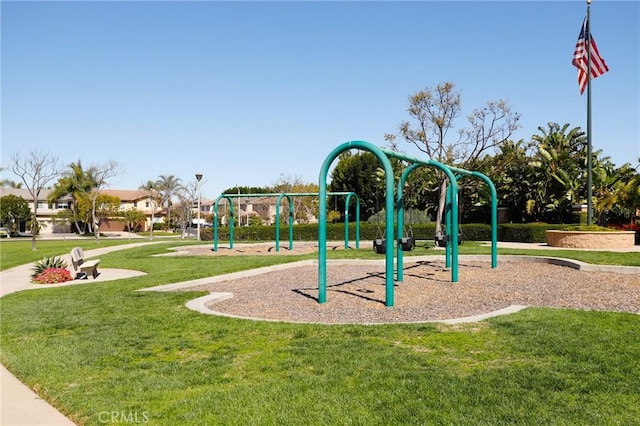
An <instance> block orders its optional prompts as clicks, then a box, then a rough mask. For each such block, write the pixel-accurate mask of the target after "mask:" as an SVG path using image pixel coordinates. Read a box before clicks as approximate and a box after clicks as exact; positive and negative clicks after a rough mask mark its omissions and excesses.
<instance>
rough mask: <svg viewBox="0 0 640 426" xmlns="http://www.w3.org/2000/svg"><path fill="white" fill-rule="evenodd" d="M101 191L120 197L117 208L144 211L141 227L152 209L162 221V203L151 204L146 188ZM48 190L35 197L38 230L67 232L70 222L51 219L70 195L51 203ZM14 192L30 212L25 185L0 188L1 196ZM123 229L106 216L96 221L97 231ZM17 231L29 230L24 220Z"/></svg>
mask: <svg viewBox="0 0 640 426" xmlns="http://www.w3.org/2000/svg"><path fill="white" fill-rule="evenodd" d="M100 192H101V194H105V195H111V196H116V197H118V198H120V202H121V206H120V209H121V210H128V209H130V208H135V209H137V210H140V211H141V212H143V213H144V215H145V217H146V220H145V223H144V227H143V228H144V229H143V230H145V231H147V230H149V229H150V227H151V216H152V212H153V213H154V214H153V216H154V218H153V220H154V222H156V223H162V222H163V221H164V213H163V210H162V206H158V205H155V204H154V203H153V202H152V200H151V198H150V197H149V195H148V193H147V192H146V191H141V190H112V189H103V190H102V191H100ZM50 193H51V190H50V189H43V190H42V191H40V196H39V197H38V198H39V199H38V201H37V204H38V212H37V220H38V222H39V224H40V234H41V235H46V234H57V233H63V232H70V229H71V224H68V223H67V224H60V223H54V222H55V221H54V220H53V219H54V217H55V215H56V214H57V213H58V212H59V211H61V210H63V209H69V208H70V206H71V202H72V198H71V197H70V196H65V197H63V198H61V199H59V200H57V201H56V202H55V203H52V204H50V203H49V202H48V201H47V198H48V197H49V194H50ZM10 194H12V195H15V196H17V197H22V198H24V199H25V200H26V201H27V203H28V204H29V208H30V209H31V211H32V212H33V210H34V205H33V197H32V196H31V194H30V193H29V190H28V189H23V188H0V197H4V196H6V195H10ZM124 229H125V224H124V223H122V222H120V221H116V220H109V221H105V222H103V223H102V224H101V225H100V231H102V232H109V231H112V232H115V231H118V232H119V231H123V230H124ZM19 230H20V231H22V232H25V231H29V230H28V229H26V222H23V223H21V224H20V229H19Z"/></svg>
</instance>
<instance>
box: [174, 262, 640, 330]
mask: <svg viewBox="0 0 640 426" xmlns="http://www.w3.org/2000/svg"><path fill="white" fill-rule="evenodd" d="M442 257H443V256H442V255H440V256H419V257H405V266H404V280H403V281H402V282H399V283H396V284H395V286H394V303H393V307H389V306H386V286H385V283H386V281H385V267H384V263H383V262H377V261H348V262H345V261H340V262H339V263H333V262H331V261H329V262H328V264H327V302H326V303H325V304H322V305H321V304H319V303H318V301H317V300H318V299H317V298H318V290H317V287H318V268H317V265H315V264H312V263H310V262H307V263H306V264H303V265H300V264H298V265H297V266H296V264H293V265H289V267H283V266H282V265H280V268H279V269H278V270H270V271H266V272H264V273H261V274H259V275H252V276H246V277H240V278H235V277H237V275H233V276H232V278H233V279H231V278H228V277H215V279H213V278H212V279H211V280H210V281H209V282H208V283H202V281H200V282H199V284H198V285H191V286H189V285H186V286H183V287H182V288H180V289H181V290H206V291H209V292H212V297H211V298H210V301H209V302H206V307H207V308H208V310H209V311H210V313H213V314H218V315H227V316H238V317H244V318H253V319H262V320H272V321H288V322H307V323H328V324H347V323H359V324H363V323H364V324H376V323H403V322H429V321H439V320H448V319H452V318H466V317H473V316H477V315H485V314H487V313H490V312H495V311H499V310H502V309H505V308H508V307H510V306H516V305H517V306H520V305H524V306H539V307H553V308H572V309H586V310H601V311H617V312H630V313H635V314H638V313H640V274H637V273H616V272H593V271H588V272H587V271H581V270H577V269H573V268H570V267H566V266H557V265H551V264H546V263H529V262H519V261H500V262H499V265H498V268H496V269H492V268H491V267H490V262H489V260H488V256H487V261H477V260H473V261H470V260H464V256H460V259H461V260H460V262H459V280H458V282H456V283H452V282H451V272H450V269H448V268H445V265H444V260H443V259H442ZM185 284H187V283H185ZM231 294H232V296H231V297H229V296H230V295H231ZM216 295H218V296H220V295H224V297H216ZM213 300H219V301H216V302H215V303H214V302H213Z"/></svg>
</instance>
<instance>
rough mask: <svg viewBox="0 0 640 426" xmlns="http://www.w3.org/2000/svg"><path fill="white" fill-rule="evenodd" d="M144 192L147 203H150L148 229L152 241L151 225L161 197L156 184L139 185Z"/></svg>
mask: <svg viewBox="0 0 640 426" xmlns="http://www.w3.org/2000/svg"><path fill="white" fill-rule="evenodd" d="M138 189H140V190H142V191H144V192H145V193H146V194H147V197H149V202H150V203H151V226H150V228H149V239H150V240H153V225H154V222H155V216H156V209H157V208H158V206H159V205H160V204H161V203H162V195H161V194H160V191H158V188H157V182H153V181H151V180H148V181H147V183H144V184H142V185H140V187H139V188H138Z"/></svg>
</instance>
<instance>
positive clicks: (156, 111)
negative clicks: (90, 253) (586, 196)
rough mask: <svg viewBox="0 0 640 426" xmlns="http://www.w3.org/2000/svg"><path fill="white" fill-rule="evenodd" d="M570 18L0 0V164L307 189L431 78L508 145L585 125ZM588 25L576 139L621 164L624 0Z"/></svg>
mask: <svg viewBox="0 0 640 426" xmlns="http://www.w3.org/2000/svg"><path fill="white" fill-rule="evenodd" d="M585 13H586V3H585V2H584V1H554V2H547V1H534V2H521V1H510V2H507V1H495V2H485V1H470V2H457V1H447V2H432V1H422V2H417V1H416V2H355V1H354V2H241V1H237V2H217V1H208V2H175V1H160V2H151V1H138V2H126V1H125V2H110V1H106V2H89V1H87V2H75V1H69V2H7V1H2V3H1V19H2V22H1V23H2V41H1V43H2V45H1V47H2V64H1V67H2V68H1V71H2V76H1V77H2V95H1V96H2V157H1V165H2V166H3V167H7V166H10V159H11V155H12V154H13V153H15V152H19V153H21V154H22V155H26V154H27V153H28V152H29V150H31V149H39V150H45V151H49V152H51V153H53V154H55V155H56V156H58V157H59V158H60V161H61V163H62V164H69V163H71V162H74V161H77V160H78V159H80V160H81V161H82V163H83V164H85V165H87V166H88V165H91V164H102V163H104V162H105V161H106V160H109V159H113V160H116V161H118V162H119V163H120V164H121V165H122V167H123V170H124V173H123V174H122V175H120V176H118V177H116V178H114V179H112V180H111V184H112V185H111V187H112V188H113V189H137V188H138V186H140V185H141V184H142V183H143V182H146V181H147V180H155V179H156V178H157V177H158V176H159V175H174V176H176V177H179V178H181V179H182V180H183V181H184V182H185V183H188V182H193V181H195V177H194V175H195V173H197V172H200V173H203V174H204V178H203V183H202V194H203V197H205V198H214V197H216V196H217V195H219V194H220V193H221V191H222V190H224V189H225V188H229V187H232V186H235V185H240V186H269V185H272V184H274V183H275V182H276V181H277V180H278V178H279V176H280V175H284V176H289V177H298V178H300V179H302V180H303V181H304V182H307V183H317V181H318V174H319V172H320V167H321V165H322V163H323V161H324V159H325V158H326V157H327V155H328V154H329V153H330V152H331V151H332V150H333V149H334V148H336V147H337V146H338V145H340V144H342V143H343V142H346V141H349V140H366V141H369V142H371V143H374V144H376V145H378V146H383V145H385V141H384V139H383V135H384V134H385V133H392V132H395V131H397V127H398V124H399V123H400V122H401V121H402V120H406V119H408V115H407V113H406V108H407V100H408V97H409V96H410V95H411V94H413V93H415V92H417V91H419V90H421V89H424V88H425V87H434V86H436V85H437V84H438V83H442V82H445V81H450V82H453V83H455V84H456V86H457V88H458V89H460V91H461V94H462V119H464V117H465V116H466V115H468V114H469V113H471V112H472V110H473V109H475V108H479V107H482V106H483V105H484V104H485V103H486V102H487V101H493V100H498V99H505V100H507V101H508V102H509V103H510V104H511V106H512V108H513V109H514V110H515V111H517V112H519V113H520V114H521V125H522V128H521V129H520V130H518V132H517V133H516V134H515V135H514V137H513V139H514V140H518V139H525V140H529V139H530V138H531V136H532V135H533V134H536V133H538V130H537V128H538V126H543V127H545V128H546V127H547V123H548V122H550V121H551V122H557V123H560V124H564V123H569V124H570V125H571V127H575V126H580V127H582V128H583V129H586V95H585V96H580V94H579V90H578V83H577V71H576V69H575V68H574V67H573V66H572V65H571V59H572V55H573V50H574V47H575V44H576V41H577V37H578V34H579V31H580V26H581V25H582V20H583V18H584V16H585ZM591 18H592V34H593V37H594V39H595V40H596V42H597V44H598V47H599V50H600V53H601V55H602V56H603V57H604V59H605V60H606V62H607V64H608V65H609V68H610V71H609V72H608V73H606V74H604V75H603V76H601V77H599V78H597V79H595V80H594V81H593V82H592V126H593V133H592V140H593V147H594V150H596V149H601V150H603V152H604V154H605V155H607V156H610V157H611V158H612V160H613V161H614V163H616V164H617V165H621V164H622V163H625V162H633V164H634V165H635V164H636V160H637V158H638V157H639V156H640V83H639V81H640V77H639V76H640V3H639V2H637V1H619V2H615V1H604V0H600V1H598V0H595V1H594V2H593V3H592V5H591ZM459 124H460V125H463V124H464V123H463V120H461V122H460V123H459ZM452 135H453V133H452ZM401 148H403V149H404V150H405V152H406V153H407V154H409V155H416V156H422V154H419V153H418V152H417V151H415V149H413V148H412V146H411V145H409V144H406V143H402V144H401ZM2 178H10V179H14V180H15V179H16V177H15V176H14V175H12V174H11V173H10V172H9V171H6V170H5V171H3V173H2Z"/></svg>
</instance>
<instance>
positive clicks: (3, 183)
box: [0, 167, 22, 188]
mask: <svg viewBox="0 0 640 426" xmlns="http://www.w3.org/2000/svg"><path fill="white" fill-rule="evenodd" d="M3 170H6V169H5V168H4V167H0V172H2V171H3ZM0 187H2V188H22V182H15V181H13V180H11V179H5V178H3V179H1V180H0Z"/></svg>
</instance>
